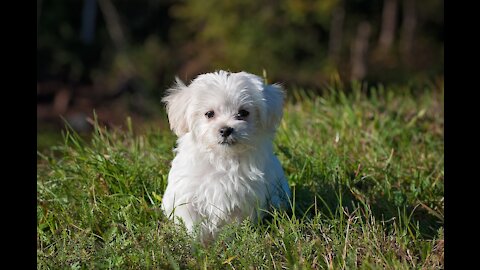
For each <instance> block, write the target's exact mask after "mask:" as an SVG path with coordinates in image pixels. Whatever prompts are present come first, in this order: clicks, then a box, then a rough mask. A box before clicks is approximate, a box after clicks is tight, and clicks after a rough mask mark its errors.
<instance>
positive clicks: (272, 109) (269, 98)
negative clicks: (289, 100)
mask: <svg viewBox="0 0 480 270" xmlns="http://www.w3.org/2000/svg"><path fill="white" fill-rule="evenodd" d="M262 93H263V98H264V101H265V104H266V108H267V110H266V114H265V118H264V121H263V125H264V127H265V128H267V129H270V130H272V131H275V129H277V127H278V125H279V124H280V121H281V120H282V116H283V99H284V96H285V94H284V91H283V89H282V86H280V85H278V84H264V85H263V91H262Z"/></svg>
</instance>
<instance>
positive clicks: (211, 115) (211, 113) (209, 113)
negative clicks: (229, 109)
mask: <svg viewBox="0 0 480 270" xmlns="http://www.w3.org/2000/svg"><path fill="white" fill-rule="evenodd" d="M214 115H215V112H214V111H208V112H206V113H205V116H206V117H207V118H212V117H213V116H214Z"/></svg>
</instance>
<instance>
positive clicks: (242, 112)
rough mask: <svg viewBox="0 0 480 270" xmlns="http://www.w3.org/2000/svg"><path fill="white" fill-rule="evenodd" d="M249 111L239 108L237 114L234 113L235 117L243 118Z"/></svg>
mask: <svg viewBox="0 0 480 270" xmlns="http://www.w3.org/2000/svg"><path fill="white" fill-rule="evenodd" d="M249 114H250V113H249V112H248V111H246V110H240V111H238V113H237V115H236V118H237V119H239V120H242V119H244V118H245V117H247V116H248V115H249Z"/></svg>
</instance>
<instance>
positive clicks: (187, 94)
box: [163, 71, 283, 150]
mask: <svg viewBox="0 0 480 270" xmlns="http://www.w3.org/2000/svg"><path fill="white" fill-rule="evenodd" d="M163 101H164V102H165V103H166V105H167V113H168V118H169V122H170V128H171V129H172V130H173V131H174V132H175V134H176V135H177V136H178V137H182V136H183V135H185V134H187V133H191V134H192V136H193V139H194V140H195V141H196V142H197V143H201V144H202V145H203V146H204V147H206V148H208V149H211V150H215V149H237V150H239V149H246V148H248V147H255V145H256V144H257V143H258V142H259V139H260V138H265V136H273V135H274V133H275V130H276V128H277V126H278V124H279V123H280V120H281V118H282V106H283V91H282V88H281V87H280V86H279V85H276V84H274V85H268V84H265V83H264V82H263V80H262V79H261V78H260V77H258V76H256V75H253V74H249V73H246V72H238V73H230V72H226V71H218V72H214V73H207V74H202V75H200V76H198V77H197V78H196V79H194V80H193V81H192V82H191V84H190V85H188V86H187V85H185V84H184V83H183V82H182V81H180V80H179V79H178V78H177V82H176V84H175V85H174V86H173V87H172V88H170V89H169V90H168V92H167V95H166V96H165V97H164V98H163Z"/></svg>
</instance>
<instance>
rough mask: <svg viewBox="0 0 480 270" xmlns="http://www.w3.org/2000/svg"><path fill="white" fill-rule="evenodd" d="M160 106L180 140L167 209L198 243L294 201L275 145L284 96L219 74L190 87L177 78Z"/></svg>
mask: <svg viewBox="0 0 480 270" xmlns="http://www.w3.org/2000/svg"><path fill="white" fill-rule="evenodd" d="M163 101H164V102H165V103H166V105H167V113H168V118H169V121H170V127H171V129H172V130H173V131H174V132H175V134H176V135H177V136H178V141H177V148H176V149H175V150H174V152H175V153H176V156H175V158H174V160H173V161H172V168H171V170H170V173H169V175H168V185H167V189H166V191H165V194H164V196H163V201H162V209H163V211H164V212H165V214H166V215H167V216H169V217H170V218H175V217H176V220H178V218H181V219H182V220H183V222H184V224H185V226H186V228H187V229H188V230H189V231H190V232H193V231H195V228H197V227H196V226H198V227H199V233H200V235H199V236H200V239H201V240H203V241H207V240H211V239H213V238H215V236H216V235H217V233H218V232H219V229H220V228H221V227H222V225H224V224H227V223H232V222H241V221H242V220H244V219H246V218H250V219H252V220H253V221H256V220H258V219H259V218H261V217H262V216H263V212H264V211H262V210H268V209H269V208H270V207H275V208H286V207H288V206H289V198H290V196H291V192H290V188H289V187H288V183H287V181H286V179H285V176H284V173H283V170H282V167H281V165H280V162H279V161H278V159H277V157H276V156H275V155H274V154H273V145H272V140H273V138H274V135H275V130H276V128H277V126H278V125H279V123H280V120H281V118H282V106H283V91H282V89H281V87H280V86H279V85H267V84H264V83H263V80H262V79H261V78H260V77H258V76H255V75H253V74H249V73H246V72H239V73H230V72H226V71H218V72H215V73H207V74H203V75H200V76H198V77H197V78H196V79H195V80H193V81H192V83H191V84H190V85H188V86H186V85H185V84H184V83H183V82H181V81H180V80H179V79H178V78H177V82H176V85H175V86H173V87H172V88H171V89H169V90H168V92H167V95H166V96H165V97H164V99H163Z"/></svg>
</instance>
